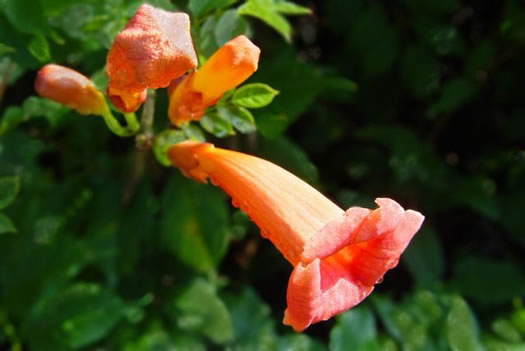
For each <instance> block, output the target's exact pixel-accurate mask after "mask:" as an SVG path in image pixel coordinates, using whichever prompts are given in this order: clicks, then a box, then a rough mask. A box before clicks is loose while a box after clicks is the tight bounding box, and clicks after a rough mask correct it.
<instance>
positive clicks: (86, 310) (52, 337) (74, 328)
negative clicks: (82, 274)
mask: <svg viewBox="0 0 525 351" xmlns="http://www.w3.org/2000/svg"><path fill="white" fill-rule="evenodd" d="M123 313H124V304H123V302H122V301H121V300H120V299H119V298H118V297H117V296H116V295H115V294H113V293H112V292H111V291H109V290H106V289H104V288H102V287H100V286H99V285H97V284H91V283H77V284H75V285H72V286H70V287H68V288H66V289H65V290H62V291H59V292H58V293H57V295H54V296H50V297H48V298H45V299H43V300H42V301H41V302H40V304H38V305H37V306H36V308H35V309H34V311H33V313H32V314H31V317H30V319H29V320H28V322H27V324H26V325H25V327H24V329H23V333H24V335H26V337H27V338H28V341H29V343H30V345H31V347H32V348H34V349H40V350H42V349H45V350H52V349H53V350H56V349H62V348H64V346H67V347H68V348H72V349H77V348H80V347H83V346H87V345H89V344H91V343H93V342H95V341H97V340H99V339H101V338H103V337H104V336H106V335H107V333H108V332H109V331H110V330H111V328H112V327H113V326H114V325H115V324H116V323H117V322H118V321H119V319H121V317H122V316H123Z"/></svg>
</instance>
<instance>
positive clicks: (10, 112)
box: [0, 106, 24, 135]
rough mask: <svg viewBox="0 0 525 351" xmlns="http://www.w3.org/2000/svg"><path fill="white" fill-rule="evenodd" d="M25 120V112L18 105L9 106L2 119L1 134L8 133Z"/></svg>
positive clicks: (0, 124)
mask: <svg viewBox="0 0 525 351" xmlns="http://www.w3.org/2000/svg"><path fill="white" fill-rule="evenodd" d="M23 121H24V113H23V112H22V109H21V108H20V107H18V106H9V107H8V108H7V109H6V110H5V111H4V114H3V115H2V120H1V121H0V135H3V134H5V133H7V132H8V131H9V130H11V129H13V128H15V127H16V126H17V125H19V124H20V123H22V122H23Z"/></svg>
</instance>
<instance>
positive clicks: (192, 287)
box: [174, 279, 233, 344]
mask: <svg viewBox="0 0 525 351" xmlns="http://www.w3.org/2000/svg"><path fill="white" fill-rule="evenodd" d="M175 306H176V308H177V310H178V312H177V313H175V316H174V317H175V319H176V321H177V325H178V326H179V327H180V328H181V329H184V330H188V331H195V332H201V333H203V334H204V335H205V336H207V337H209V338H210V339H211V340H212V341H214V342H216V343H219V344H222V343H224V342H226V341H229V340H231V339H232V338H233V325H232V320H231V317H230V314H229V312H228V310H227V309H226V306H225V305H224V303H223V302H222V300H221V299H220V298H219V297H218V296H217V293H216V291H215V288H214V287H213V285H211V284H210V283H209V282H207V281H205V280H204V279H195V280H194V281H193V282H191V283H190V284H188V285H187V287H186V288H185V289H184V291H183V292H182V293H181V294H180V295H178V296H177V297H176V298H175Z"/></svg>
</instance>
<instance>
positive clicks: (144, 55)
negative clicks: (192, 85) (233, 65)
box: [107, 4, 198, 93]
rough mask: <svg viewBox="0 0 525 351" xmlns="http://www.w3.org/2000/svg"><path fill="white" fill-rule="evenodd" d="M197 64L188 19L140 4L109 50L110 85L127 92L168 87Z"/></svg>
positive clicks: (180, 14)
mask: <svg viewBox="0 0 525 351" xmlns="http://www.w3.org/2000/svg"><path fill="white" fill-rule="evenodd" d="M197 63H198V61H197V55H196V53H195V49H194V47H193V41H192V39H191V33H190V19H189V16H188V15H187V14H185V13H182V12H168V11H165V10H162V9H157V8H154V7H153V6H151V5H148V4H143V5H142V6H140V8H139V9H138V11H137V12H136V14H135V16H134V17H133V18H132V19H131V20H130V21H129V22H128V24H127V25H126V28H124V30H122V31H121V32H120V33H119V34H118V35H117V36H116V37H115V41H114V42H113V45H112V46H111V49H110V50H109V53H108V58H107V72H108V76H109V86H110V87H112V88H115V89H119V90H124V91H127V92H129V93H141V92H142V91H143V90H145V89H146V88H152V89H157V88H161V87H167V86H168V85H169V84H170V82H171V81H172V80H173V79H176V78H177V77H180V76H182V75H183V74H184V73H186V72H187V71H188V70H190V69H192V68H195V67H196V66H197Z"/></svg>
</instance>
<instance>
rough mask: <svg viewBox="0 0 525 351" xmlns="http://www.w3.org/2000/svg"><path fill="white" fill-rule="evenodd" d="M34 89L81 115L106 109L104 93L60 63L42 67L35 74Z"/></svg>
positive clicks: (101, 111) (99, 113) (102, 111)
mask: <svg viewBox="0 0 525 351" xmlns="http://www.w3.org/2000/svg"><path fill="white" fill-rule="evenodd" d="M35 90H36V91H37V93H38V94H39V95H40V96H43V97H45V98H48V99H50V100H53V101H56V102H58V103H61V104H63V105H66V106H68V107H70V108H72V109H74V110H75V111H77V112H78V113H80V114H82V115H89V114H94V115H101V114H103V113H104V112H105V111H107V109H108V106H107V103H106V99H105V98H104V95H103V94H102V93H101V92H100V91H99V90H98V89H97V88H96V87H95V84H93V82H92V81H91V80H89V79H88V78H87V77H86V76H84V75H82V74H80V73H78V72H77V71H75V70H72V69H70V68H67V67H63V66H60V65H55V64H48V65H45V66H44V67H42V69H40V71H38V74H37V78H36V81H35Z"/></svg>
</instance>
